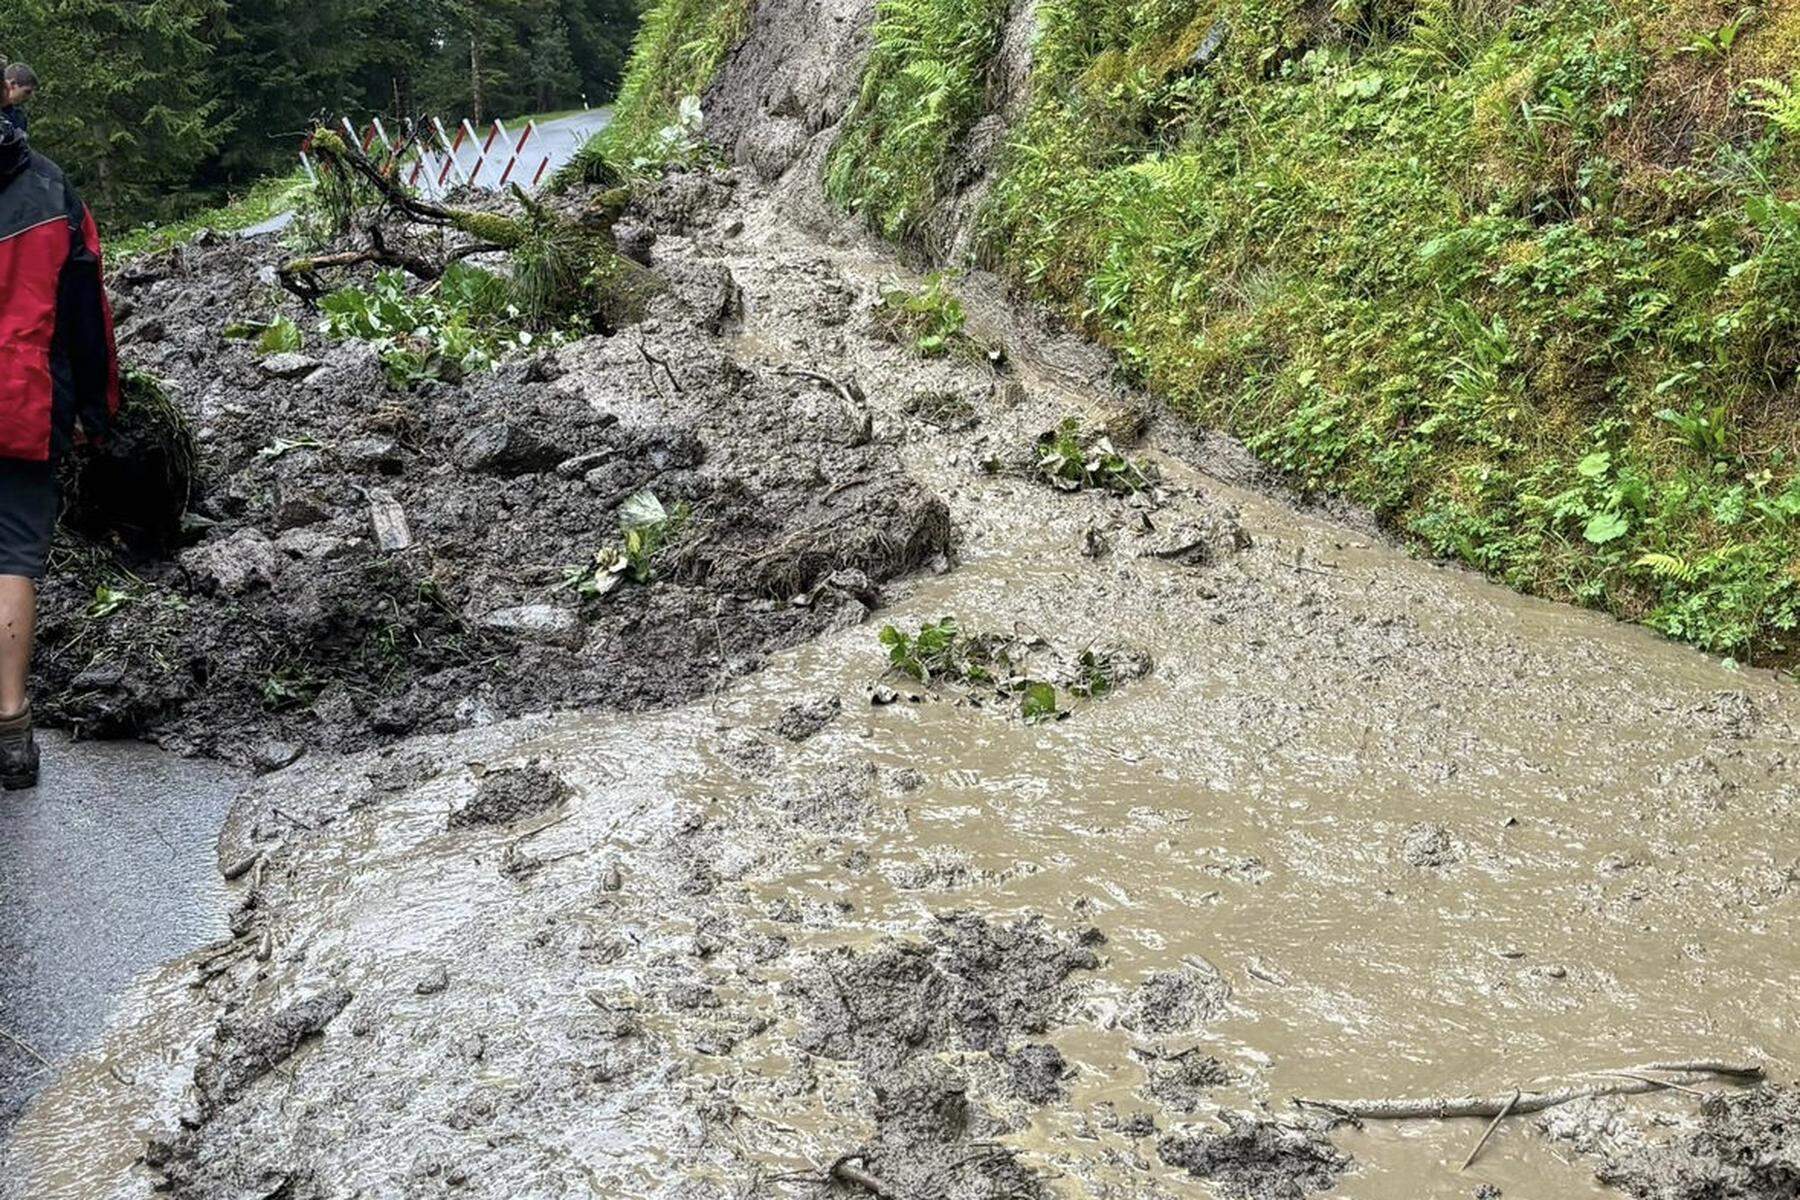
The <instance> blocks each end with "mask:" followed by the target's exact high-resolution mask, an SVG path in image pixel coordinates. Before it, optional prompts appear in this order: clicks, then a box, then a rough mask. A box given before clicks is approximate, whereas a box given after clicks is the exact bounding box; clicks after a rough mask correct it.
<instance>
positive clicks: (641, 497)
mask: <svg viewBox="0 0 1800 1200" xmlns="http://www.w3.org/2000/svg"><path fill="white" fill-rule="evenodd" d="M668 519H669V511H668V510H667V509H666V508H664V507H663V502H662V501H661V500H658V499H657V498H656V493H655V492H652V491H649V490H647V489H646V490H645V491H641V492H638V493H636V494H635V495H633V496H630V497H628V498H627V499H626V501H625V503H623V504H621V505H620V506H619V528H621V529H625V530H632V529H652V528H655V527H656V526H658V525H661V524H664V523H665V522H667V521H668Z"/></svg>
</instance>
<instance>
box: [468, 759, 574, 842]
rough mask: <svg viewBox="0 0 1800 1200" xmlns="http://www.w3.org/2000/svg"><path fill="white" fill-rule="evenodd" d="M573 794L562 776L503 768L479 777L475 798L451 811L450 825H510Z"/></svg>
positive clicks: (555, 804) (535, 768) (533, 768)
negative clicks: (479, 781) (479, 782)
mask: <svg viewBox="0 0 1800 1200" xmlns="http://www.w3.org/2000/svg"><path fill="white" fill-rule="evenodd" d="M572 795H574V789H572V788H571V787H569V785H568V784H566V783H564V782H563V780H562V778H561V777H560V776H557V775H553V774H551V773H550V772H549V771H546V770H544V769H543V768H541V767H535V766H532V767H503V768H501V769H499V770H496V771H489V772H488V773H487V774H486V775H483V776H482V777H481V784H480V786H479V787H477V788H476V790H475V798H474V799H473V800H471V801H469V802H468V803H467V804H465V805H464V806H463V807H461V808H459V809H457V810H456V811H455V812H453V813H451V814H450V828H452V829H464V828H468V827H471V826H476V825H510V824H512V823H513V822H514V821H521V820H524V819H525V818H526V817H535V816H537V815H539V814H540V813H545V812H548V811H550V810H551V809H552V808H555V807H556V806H557V805H558V804H561V803H562V802H563V801H564V800H567V799H568V798H569V797H570V796H572Z"/></svg>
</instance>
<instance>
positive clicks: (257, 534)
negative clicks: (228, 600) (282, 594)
mask: <svg viewBox="0 0 1800 1200" xmlns="http://www.w3.org/2000/svg"><path fill="white" fill-rule="evenodd" d="M181 565H182V567H183V569H185V570H186V571H187V572H188V574H189V575H190V576H192V577H193V579H194V582H195V583H196V584H198V585H199V586H200V587H201V588H203V589H205V590H206V591H209V592H213V593H215V594H218V595H223V596H239V595H242V594H243V593H245V592H247V591H249V590H250V589H251V588H254V587H258V586H261V587H267V586H269V585H270V584H272V583H274V582H275V573H276V571H277V570H279V569H280V565H281V556H280V554H279V553H278V552H277V551H276V549H275V544H274V543H273V542H271V541H270V540H269V539H268V538H267V537H265V536H264V535H263V534H262V532H261V531H259V530H256V529H245V530H241V531H239V532H238V533H235V534H232V535H231V536H229V537H225V538H221V539H219V540H218V541H214V542H208V543H207V544H206V545H204V546H196V547H194V548H193V549H192V550H188V551H186V552H184V553H183V554H182V556H181Z"/></svg>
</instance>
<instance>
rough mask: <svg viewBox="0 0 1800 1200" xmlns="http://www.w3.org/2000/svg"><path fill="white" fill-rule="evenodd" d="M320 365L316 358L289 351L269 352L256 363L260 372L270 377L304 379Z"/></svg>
mask: <svg viewBox="0 0 1800 1200" xmlns="http://www.w3.org/2000/svg"><path fill="white" fill-rule="evenodd" d="M320 365H321V364H320V362H319V360H318V359H316V358H311V357H309V356H307V355H305V354H299V353H295V352H291V351H290V352H287V353H282V354H271V355H269V356H268V357H267V358H265V359H263V360H262V362H261V363H259V364H258V366H259V367H261V369H262V373H263V374H264V375H267V376H269V377H270V378H271V379H304V378H305V377H306V376H308V375H311V374H312V373H313V372H314V371H316V370H318V369H319V367H320Z"/></svg>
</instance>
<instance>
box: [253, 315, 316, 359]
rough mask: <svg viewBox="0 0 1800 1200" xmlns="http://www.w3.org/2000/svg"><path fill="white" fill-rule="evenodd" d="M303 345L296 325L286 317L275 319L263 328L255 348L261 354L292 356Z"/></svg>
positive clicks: (304, 342) (303, 341)
mask: <svg viewBox="0 0 1800 1200" xmlns="http://www.w3.org/2000/svg"><path fill="white" fill-rule="evenodd" d="M305 344H306V339H305V338H303V337H301V336H300V327H299V326H298V325H296V324H294V323H293V322H292V321H290V320H289V319H288V318H286V317H276V318H275V319H274V320H273V321H270V322H269V323H268V325H266V326H264V328H263V333H262V337H261V338H259V339H258V340H257V343H256V348H257V350H259V351H260V352H262V353H263V354H292V353H294V352H295V351H297V350H299V349H300V348H301V347H303V346H304V345H305Z"/></svg>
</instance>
